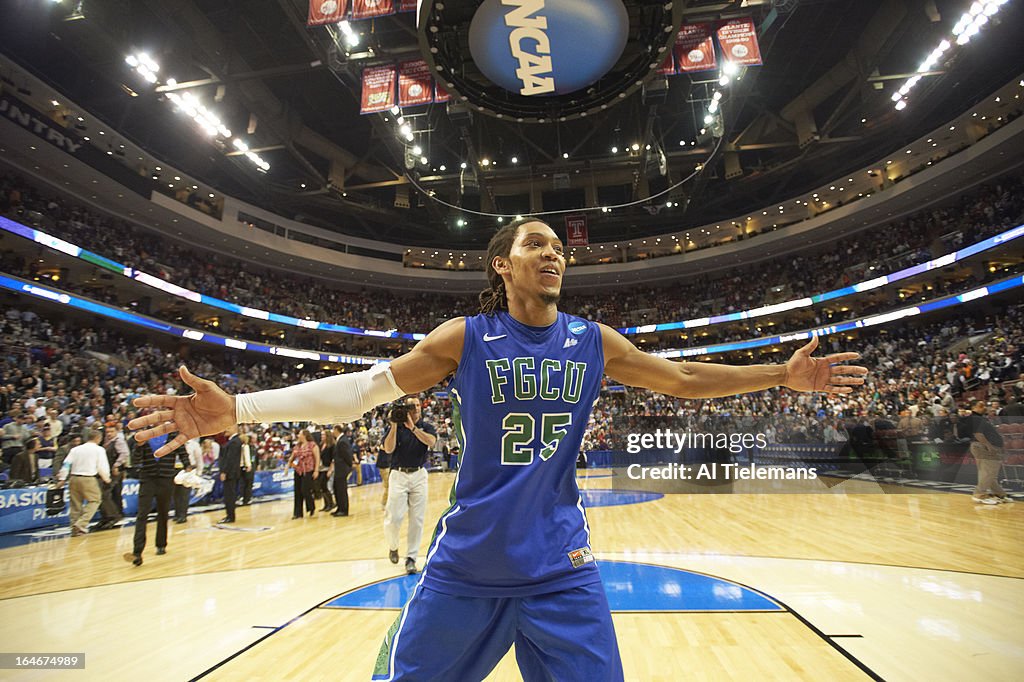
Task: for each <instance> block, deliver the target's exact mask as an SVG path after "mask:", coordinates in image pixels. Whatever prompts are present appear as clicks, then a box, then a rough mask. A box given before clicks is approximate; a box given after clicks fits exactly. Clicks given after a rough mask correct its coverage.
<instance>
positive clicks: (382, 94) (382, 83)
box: [359, 64, 398, 114]
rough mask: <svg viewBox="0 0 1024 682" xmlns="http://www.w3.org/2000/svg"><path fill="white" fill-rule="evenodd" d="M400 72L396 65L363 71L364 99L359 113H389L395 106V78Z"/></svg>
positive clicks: (374, 67)
mask: <svg viewBox="0 0 1024 682" xmlns="http://www.w3.org/2000/svg"><path fill="white" fill-rule="evenodd" d="M397 73H398V71H397V69H395V65H394V64H384V65H383V66H370V67H368V68H365V69H363V99H362V101H361V103H360V107H359V113H361V114H374V113H377V112H378V111H387V110H388V109H390V108H391V107H393V106H395V76H396V75H397Z"/></svg>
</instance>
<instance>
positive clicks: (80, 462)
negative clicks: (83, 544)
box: [58, 429, 110, 537]
mask: <svg viewBox="0 0 1024 682" xmlns="http://www.w3.org/2000/svg"><path fill="white" fill-rule="evenodd" d="M101 440H103V432H102V431H100V430H98V429H93V430H89V429H84V430H83V431H82V441H83V442H82V444H81V445H77V446H75V447H73V448H71V451H70V452H68V456H67V457H66V458H65V459H64V463H63V464H62V465H61V469H60V473H59V474H58V479H59V481H60V484H61V485H63V484H64V483H65V481H67V480H70V481H71V482H70V484H69V486H70V497H71V518H70V522H71V536H72V537H75V536H78V535H85V534H86V533H88V532H89V521H91V520H92V517H93V515H94V514H95V513H96V510H97V509H98V508H99V506H100V500H102V499H103V494H102V493H101V492H100V486H99V484H98V483H97V482H96V477H97V476H98V477H99V478H100V480H102V481H103V482H104V483H110V463H109V462H108V461H107V451H106V450H104V449H103V446H101V445H100V441H101Z"/></svg>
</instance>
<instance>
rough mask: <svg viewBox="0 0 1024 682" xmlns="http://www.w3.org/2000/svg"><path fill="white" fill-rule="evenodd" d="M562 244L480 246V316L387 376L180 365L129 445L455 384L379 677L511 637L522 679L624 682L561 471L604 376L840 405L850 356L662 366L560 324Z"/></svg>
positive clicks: (314, 414) (707, 394) (807, 354)
mask: <svg viewBox="0 0 1024 682" xmlns="http://www.w3.org/2000/svg"><path fill="white" fill-rule="evenodd" d="M565 266H566V261H565V255H564V250H563V247H562V243H561V241H560V240H559V238H558V236H557V235H556V234H555V232H554V231H553V230H552V229H551V228H550V227H549V226H548V225H546V224H545V223H543V222H542V221H540V220H536V219H530V218H527V219H523V220H519V221H516V222H514V223H512V224H510V225H508V226H506V227H505V228H503V229H501V230H500V231H499V232H498V233H497V234H495V235H494V237H493V238H492V239H491V242H490V244H489V245H488V254H487V276H488V280H489V284H490V288H489V289H487V290H485V291H484V292H483V293H482V294H481V295H480V303H481V314H479V315H475V316H473V317H466V318H456V319H453V320H450V321H448V322H445V323H444V324H442V325H441V326H439V327H438V328H436V329H435V330H434V331H433V332H431V333H430V334H429V335H428V336H427V337H426V338H425V339H424V340H423V341H421V342H420V343H419V344H418V345H417V346H416V347H415V348H413V349H412V350H411V351H410V352H409V353H407V354H406V355H404V356H402V357H399V358H396V359H395V360H394V361H392V362H391V363H390V365H378V366H376V367H374V368H373V369H371V370H369V371H366V372H360V373H354V374H344V375H337V376H333V377H328V378H326V379H320V380H317V381H312V382H308V383H305V384H301V385H297V386H291V387H288V388H284V389H277V390H273V391H261V392H258V393H252V394H247V395H238V396H229V395H228V394H226V393H225V392H224V391H222V390H221V389H220V388H219V387H217V386H216V385H215V384H213V383H212V382H210V381H206V380H204V379H200V378H198V377H196V376H194V375H192V374H191V373H189V371H188V370H187V369H186V368H184V367H182V368H181V370H180V374H181V378H182V380H183V381H184V382H185V383H187V384H188V385H189V386H191V387H192V388H193V389H194V390H195V393H194V394H193V395H191V396H146V397H142V398H139V399H137V400H136V401H135V404H136V405H137V406H138V407H144V408H159V409H160V411H157V412H154V413H152V414H148V415H146V416H143V417H139V418H137V419H134V420H132V422H131V423H130V424H129V426H130V427H131V428H132V429H144V430H142V431H139V432H138V433H136V435H135V437H136V438H137V439H138V440H140V441H141V440H146V439H148V438H153V437H155V436H158V435H163V434H167V433H171V432H173V431H177V432H178V435H177V436H176V437H175V438H173V439H171V440H170V441H169V442H168V443H167V444H166V445H165V446H164V447H163V448H162V452H161V453H160V454H164V452H170V451H172V450H173V449H174V448H176V447H179V446H180V445H181V444H182V443H184V442H185V441H186V440H188V439H189V438H193V437H195V436H197V435H200V434H209V433H216V432H218V431H222V430H224V429H227V428H234V427H235V424H236V423H242V422H269V421H308V420H312V421H316V422H320V423H331V422H345V421H353V420H355V419H357V418H359V417H360V416H361V415H363V414H364V413H365V412H366V411H367V410H369V409H371V408H372V407H374V406H376V405H380V404H383V403H386V402H390V401H394V400H396V399H398V398H400V397H401V396H403V395H408V394H416V393H419V392H421V391H425V390H427V389H429V388H431V387H432V386H434V385H435V384H437V383H438V382H439V381H441V380H442V379H444V378H445V377H448V376H449V375H454V376H453V377H452V379H451V382H450V389H451V395H452V411H453V418H454V422H455V431H456V435H457V437H458V439H459V443H460V445H461V449H462V460H461V465H460V467H459V471H458V475H457V476H456V479H455V484H454V486H453V490H452V495H451V506H450V507H449V509H448V510H447V511H445V512H444V514H443V515H442V516H441V518H440V520H439V521H438V524H437V527H436V530H435V534H434V538H433V540H432V541H431V544H430V547H429V550H428V552H427V558H426V563H425V566H424V568H423V572H422V575H421V577H420V580H419V581H418V583H417V585H416V588H415V590H414V591H413V595H412V597H411V598H410V599H409V602H408V603H407V604H406V605H405V607H404V608H403V609H402V611H401V613H400V614H399V616H398V618H397V619H396V621H395V623H394V624H393V625H392V626H391V628H390V630H389V631H388V633H387V635H386V637H385V639H384V642H383V644H382V646H381V649H380V653H379V655H378V660H377V665H376V668H375V670H374V679H380V680H434V679H444V680H460V681H463V680H481V679H483V678H484V677H486V675H487V674H488V673H489V672H490V671H491V669H493V668H494V666H495V665H496V664H497V663H498V661H499V660H500V659H501V658H502V656H504V654H505V653H506V652H507V651H508V649H509V647H510V646H511V645H512V643H513V642H514V643H515V645H516V659H517V662H518V664H519V668H520V671H521V672H522V675H523V677H524V679H526V680H528V681H532V680H552V679H555V680H568V679H588V680H595V681H597V680H621V679H622V677H623V673H622V664H621V661H620V658H619V653H618V646H617V644H616V639H615V631H614V629H613V627H612V619H611V613H610V611H609V607H608V602H607V600H606V598H605V593H604V589H603V588H602V585H601V578H600V575H599V573H598V567H597V563H596V561H595V560H594V556H593V554H592V553H591V547H590V535H589V527H588V525H587V519H586V514H585V512H584V509H583V504H582V500H581V498H580V494H579V490H578V488H577V486H576V479H575V475H574V471H575V464H576V453H577V452H578V451H579V446H580V442H581V440H582V438H583V433H584V430H585V429H586V426H587V420H588V417H589V414H590V410H591V407H592V406H593V404H594V402H595V401H596V400H597V398H598V394H599V391H600V386H601V378H602V376H603V375H604V374H607V375H608V376H609V377H611V378H612V379H614V380H615V381H618V382H621V383H623V384H626V385H629V386H636V387H641V388H647V389H651V390H654V391H658V392H661V393H666V394H669V395H673V396H679V397H684V398H715V397H721V396H731V395H735V394H737V393H745V392H748V391H760V390H763V389H767V388H770V387H773V386H786V387H788V388H791V389H794V390H797V391H825V392H831V393H849V392H850V391H852V390H853V387H854V386H857V385H861V384H863V382H864V379H863V377H864V375H865V374H867V370H866V369H865V368H863V367H857V366H851V365H839V364H837V363H840V362H844V361H847V360H853V359H855V358H856V357H858V356H857V354H856V353H836V354H834V355H830V356H826V357H824V358H814V357H811V353H812V352H813V351H814V349H815V348H816V347H817V345H818V341H817V338H816V337H815V338H812V339H811V341H810V343H808V344H807V345H805V346H804V347H802V348H800V349H799V350H797V351H796V352H795V353H794V354H793V356H792V357H791V358H790V359H789V361H788V362H787V363H786V364H785V365H749V366H742V367H733V366H728V365H720V364H711V363H703V362H702V363H685V362H684V363H674V362H670V361H668V360H665V359H663V358H657V357H655V356H652V355H648V354H647V353H643V352H641V351H640V350H638V349H637V348H636V347H635V346H634V345H633V344H632V343H630V342H629V341H628V340H626V339H625V338H624V337H623V336H621V335H620V334H618V333H617V332H616V331H614V330H613V329H611V328H609V327H606V326H604V325H601V324H597V323H594V322H589V321H587V320H583V319H580V318H577V317H572V316H570V315H567V314H565V313H560V312H558V309H557V307H556V304H557V302H558V298H559V293H560V290H561V286H562V276H563V273H564V272H565Z"/></svg>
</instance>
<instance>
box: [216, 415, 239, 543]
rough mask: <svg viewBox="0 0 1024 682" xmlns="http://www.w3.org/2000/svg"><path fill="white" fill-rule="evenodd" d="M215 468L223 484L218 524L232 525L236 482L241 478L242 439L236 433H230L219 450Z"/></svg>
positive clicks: (236, 494)
mask: <svg viewBox="0 0 1024 682" xmlns="http://www.w3.org/2000/svg"><path fill="white" fill-rule="evenodd" d="M225 435H227V434H225ZM217 468H218V469H220V480H221V482H222V483H223V484H224V518H223V519H221V520H220V523H234V522H235V500H236V499H238V480H239V479H240V478H241V477H242V439H241V438H239V437H238V432H237V431H233V432H232V433H231V438H229V439H228V443H227V445H225V446H224V447H223V448H221V451H220V457H219V458H218V461H217Z"/></svg>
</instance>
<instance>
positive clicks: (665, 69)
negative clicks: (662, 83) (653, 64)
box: [657, 53, 676, 76]
mask: <svg viewBox="0 0 1024 682" xmlns="http://www.w3.org/2000/svg"><path fill="white" fill-rule="evenodd" d="M675 72H676V60H675V59H674V58H673V56H672V54H671V53H669V55H668V57H665V61H664V62H662V64H661V66H659V67H658V72H657V73H658V75H659V76H672V75H675Z"/></svg>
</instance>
